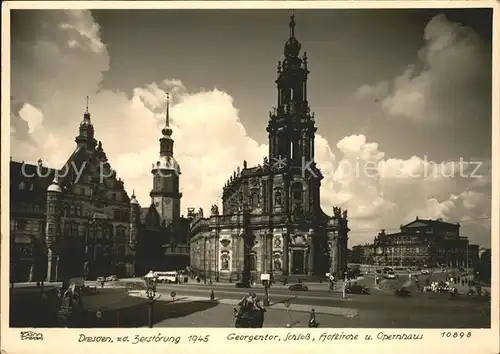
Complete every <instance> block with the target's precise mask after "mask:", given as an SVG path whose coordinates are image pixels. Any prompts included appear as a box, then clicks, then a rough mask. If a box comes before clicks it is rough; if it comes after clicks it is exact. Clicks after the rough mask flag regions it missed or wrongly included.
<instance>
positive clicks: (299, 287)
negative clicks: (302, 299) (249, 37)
mask: <svg viewBox="0 0 500 354" xmlns="http://www.w3.org/2000/svg"><path fill="white" fill-rule="evenodd" d="M288 290H290V291H307V290H309V288H308V287H307V286H306V285H304V284H302V283H298V284H293V285H290V286H289V287H288Z"/></svg>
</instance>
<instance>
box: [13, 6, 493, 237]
mask: <svg viewBox="0 0 500 354" xmlns="http://www.w3.org/2000/svg"><path fill="white" fill-rule="evenodd" d="M37 16H39V17H40V18H39V21H38V23H43V24H44V26H41V27H40V28H39V29H38V30H37V31H36V33H37V36H36V38H33V39H31V40H24V41H22V42H21V41H20V42H19V43H16V44H14V47H13V48H14V49H13V53H14V55H15V56H17V57H19V60H15V61H13V67H12V80H13V82H12V95H13V99H14V100H15V105H14V106H13V110H12V116H11V126H12V127H13V132H12V135H11V137H12V139H11V142H12V146H11V150H12V152H11V154H12V156H13V158H14V159H16V160H25V161H31V162H35V161H36V160H38V158H42V159H43V160H44V161H45V163H46V164H49V165H51V166H55V167H59V166H62V164H63V163H64V162H65V161H66V159H67V157H68V156H69V154H70V153H71V152H72V151H73V149H74V147H75V143H74V137H75V136H76V135H77V131H78V124H79V122H80V120H81V116H82V114H83V111H84V105H85V96H86V95H89V96H90V102H91V103H90V111H91V114H92V121H93V123H94V126H95V129H96V138H97V139H99V140H101V141H102V143H103V148H104V150H105V151H106V154H107V156H108V158H109V160H110V163H111V166H112V167H113V168H114V169H115V170H116V171H117V174H118V176H119V177H121V178H122V179H123V180H124V181H125V186H126V189H127V191H128V192H129V193H131V191H132V189H135V192H136V194H137V196H138V198H139V201H140V203H141V204H142V206H143V207H146V206H148V205H149V203H150V199H149V191H150V189H151V187H152V178H151V174H150V170H151V164H152V163H154V162H155V161H156V159H157V157H158V153H159V141H158V139H159V138H160V137H161V133H160V129H161V128H162V127H163V125H164V121H165V107H166V99H167V97H166V94H167V92H169V93H170V94H171V102H172V106H171V109H170V114H171V125H172V129H173V132H174V133H173V138H174V140H175V146H174V149H175V158H176V159H177V160H178V162H179V164H180V166H181V172H182V175H181V191H182V193H183V200H182V208H183V210H185V209H186V208H187V207H203V208H205V210H208V208H209V207H210V205H211V204H214V203H216V202H219V203H220V200H219V201H218V199H219V198H220V194H221V189H222V186H223V185H224V183H225V181H226V180H227V179H228V177H229V176H230V175H232V173H233V171H235V170H236V168H237V166H240V167H241V166H242V165H243V160H246V161H247V162H248V164H249V165H255V164H259V163H262V159H263V157H264V156H265V155H266V154H267V152H268V147H267V145H266V144H262V143H260V142H258V141H256V140H254V139H253V138H252V137H250V136H248V134H247V132H246V130H245V127H244V126H243V124H242V123H241V121H240V119H239V111H238V108H237V107H236V106H235V105H234V101H233V97H232V96H231V95H230V93H229V92H224V91H221V90H219V89H217V88H215V87H214V88H213V89H210V90H205V91H194V92H193V91H190V89H189V87H185V86H184V84H183V82H182V78H173V77H172V78H167V79H164V78H159V80H158V81H157V82H152V83H148V82H145V83H144V84H143V85H141V86H140V87H136V88H135V89H134V90H133V91H132V92H131V94H130V95H128V94H127V93H125V92H119V91H113V92H112V91H107V90H102V89H101V88H100V83H101V81H102V78H103V75H104V73H105V71H106V70H107V69H108V68H109V63H110V57H109V53H108V51H107V48H106V45H105V43H103V42H102V39H101V37H100V34H99V32H100V29H99V25H98V24H97V23H96V22H95V20H94V19H93V18H92V15H91V13H90V12H87V11H83V12H69V13H68V12H62V11H51V12H47V11H44V12H39V13H38V14H37ZM433 21H434V20H433ZM443 28H444V29H443ZM445 29H446V30H445ZM446 31H448V32H449V31H451V34H450V33H448V32H446ZM453 31H455V32H456V31H458V32H460V31H462V30H461V29H457V28H456V27H454V25H453V24H450V23H448V22H446V20H445V19H443V18H437V20H435V21H434V22H433V23H430V24H429V25H428V26H427V29H426V40H427V41H428V43H427V50H426V51H423V52H422V53H421V57H422V58H424V59H425V60H427V61H428V62H429V63H430V64H432V65H430V66H429V68H428V69H426V70H427V73H425V72H422V73H420V74H419V75H418V76H419V77H420V78H418V79H416V76H415V73H414V71H411V70H410V69H409V70H408V72H407V73H405V74H404V75H402V76H401V77H400V78H398V79H397V80H395V81H394V82H393V83H391V84H390V85H389V83H379V84H377V85H376V86H375V88H374V89H373V90H372V89H371V88H370V86H368V85H366V86H365V87H362V88H360V89H359V90H358V92H357V96H358V98H359V99H366V98H367V97H369V96H370V95H374V96H372V97H382V101H381V104H383V105H384V107H387V108H386V109H388V110H390V111H393V112H398V109H399V108H397V107H402V106H404V105H411V106H408V107H410V108H411V107H413V108H411V109H408V111H411V112H416V111H418V110H419V109H420V110H422V109H427V108H426V107H423V106H422V104H421V103H419V100H420V98H419V97H420V96H419V94H415V95H414V96H413V97H408V95H407V94H406V93H407V92H412V91H411V90H410V89H408V85H410V84H411V85H413V87H419V90H420V91H418V90H417V91H416V92H421V94H425V95H427V94H428V93H427V91H426V90H428V89H429V87H434V86H433V85H435V82H434V81H432V80H429V78H428V76H429V75H430V76H433V72H432V70H435V69H433V68H434V67H436V66H437V67H440V68H442V66H443V64H442V60H443V59H442V58H439V57H440V56H441V55H444V54H443V53H448V54H446V55H447V58H448V60H452V59H456V58H455V56H457V55H458V56H460V55H462V52H463V51H466V50H468V48H469V46H470V45H472V44H470V43H471V42H473V41H472V40H471V39H470V38H473V36H472V35H471V34H469V32H468V31H465V33H463V34H461V35H460V36H458V37H457V36H455V37H453V35H452V34H453V33H455V32H453ZM444 32H446V33H448V36H452V38H455V39H453V40H452V39H448V41H446V40H443V39H440V38H441V37H440V33H444ZM450 41H451V42H453V41H455V42H458V43H462V42H463V44H461V45H460V46H459V48H462V49H460V50H459V51H458V52H457V50H456V49H453V50H451V49H450V44H449V42H450ZM455 42H453V43H455ZM16 46H17V48H16ZM26 52H29V53H30V54H29V55H30V56H31V58H32V59H31V60H30V61H29V62H26V61H23V60H22V58H24V57H25V55H24V54H25V53H26ZM440 53H441V54H440ZM453 53H454V55H451V54H453ZM471 55H472V54H471ZM17 57H16V59H17ZM467 60H472V58H469V59H467ZM440 70H441V69H440ZM450 70H451V69H450ZM454 70H457V71H458V68H457V69H454ZM425 80H427V83H426V84H423V83H422V81H425ZM431 81H432V82H431ZM429 85H430V86H429ZM412 90H413V89H412ZM398 92H400V93H398ZM410 96H411V95H410ZM422 107H423V108H422ZM405 112H406V111H405ZM400 113H401V112H400ZM262 129H265V127H264V126H263V127H262ZM332 143H333V142H328V141H327V140H326V139H325V138H323V137H322V136H321V135H319V134H318V135H316V147H315V152H316V161H317V163H318V165H319V167H320V168H321V170H322V172H323V175H324V177H325V178H324V179H323V181H322V190H321V193H322V194H321V204H322V206H323V209H324V211H325V212H326V213H328V214H331V211H332V209H331V208H332V206H343V207H346V208H348V210H349V217H350V228H351V229H352V233H351V236H350V237H351V245H353V244H357V243H361V242H365V241H369V240H371V239H372V238H373V236H374V235H375V234H376V232H377V231H376V230H377V229H380V228H385V229H391V228H394V227H396V228H397V227H398V226H399V225H400V224H401V223H404V222H407V221H410V220H412V219H414V218H415V217H416V216H417V215H418V216H419V217H421V218H424V217H428V218H444V219H448V220H452V221H457V220H463V219H464V218H469V219H470V220H471V221H470V222H468V223H467V225H473V227H472V226H471V227H469V229H467V232H470V233H471V234H469V235H470V236H472V237H473V240H475V241H481V242H482V243H487V244H489V234H488V232H489V231H488V225H487V223H485V222H482V221H481V222H475V220H478V218H481V217H484V216H485V215H486V216H488V215H489V203H488V200H489V199H488V196H489V195H491V192H489V191H488V188H489V186H490V183H491V177H490V169H491V164H486V163H484V164H483V165H482V168H481V169H480V171H479V172H477V171H476V172H477V173H478V175H479V174H481V177H480V178H479V177H478V178H470V176H467V173H469V174H470V173H471V171H472V168H473V166H472V165H471V164H465V167H464V168H463V170H464V171H466V173H464V175H462V174H461V173H460V172H459V170H458V169H457V168H456V166H458V165H457V164H458V163H459V161H445V162H443V163H441V162H438V163H434V162H432V161H427V160H426V159H425V157H416V156H413V157H408V158H407V159H397V158H393V157H390V156H387V155H388V154H386V153H385V152H383V151H381V150H380V147H379V145H378V144H377V143H375V142H372V141H370V139H369V138H368V137H367V136H365V135H351V136H347V137H345V138H343V139H341V140H340V141H339V142H337V144H336V148H337V149H338V150H339V151H340V155H339V156H335V155H334V153H333V152H332ZM443 171H444V172H446V173H442V172H443ZM464 225H466V224H465V223H464ZM464 229H466V228H465V226H464Z"/></svg>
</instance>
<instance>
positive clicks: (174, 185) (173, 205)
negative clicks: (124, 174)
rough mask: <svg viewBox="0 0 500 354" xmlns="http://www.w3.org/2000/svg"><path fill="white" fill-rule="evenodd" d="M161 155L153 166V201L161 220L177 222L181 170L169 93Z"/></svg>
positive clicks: (180, 195) (162, 131)
mask: <svg viewBox="0 0 500 354" xmlns="http://www.w3.org/2000/svg"><path fill="white" fill-rule="evenodd" d="M161 133H162V135H163V136H162V137H161V138H160V156H159V158H158V160H157V161H156V162H155V163H153V165H152V166H151V167H152V168H151V173H152V175H153V189H152V190H151V192H150V194H149V195H150V196H151V203H152V204H153V205H154V207H155V208H156V211H157V212H158V215H159V216H160V220H161V221H162V222H165V223H166V224H169V223H174V224H175V223H176V222H177V220H178V219H179V217H180V199H181V197H182V193H180V192H179V176H180V174H181V170H180V167H179V164H178V163H177V161H176V160H175V158H174V139H172V129H171V128H170V95H169V94H167V107H166V112H165V126H164V127H163V129H162V130H161Z"/></svg>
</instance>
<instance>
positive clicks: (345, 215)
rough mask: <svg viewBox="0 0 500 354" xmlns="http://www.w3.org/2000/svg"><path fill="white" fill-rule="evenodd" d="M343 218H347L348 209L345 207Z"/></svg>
mask: <svg viewBox="0 0 500 354" xmlns="http://www.w3.org/2000/svg"><path fill="white" fill-rule="evenodd" d="M342 218H343V219H344V220H347V209H345V210H344V211H343V212H342Z"/></svg>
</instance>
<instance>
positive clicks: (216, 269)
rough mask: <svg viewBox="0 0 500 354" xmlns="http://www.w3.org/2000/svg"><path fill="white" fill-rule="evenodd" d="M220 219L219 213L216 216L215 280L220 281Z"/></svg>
mask: <svg viewBox="0 0 500 354" xmlns="http://www.w3.org/2000/svg"><path fill="white" fill-rule="evenodd" d="M219 227H220V219H219V215H216V216H215V232H216V234H215V281H216V282H219V258H220V257H219V242H220V240H219V238H220V230H219Z"/></svg>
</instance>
